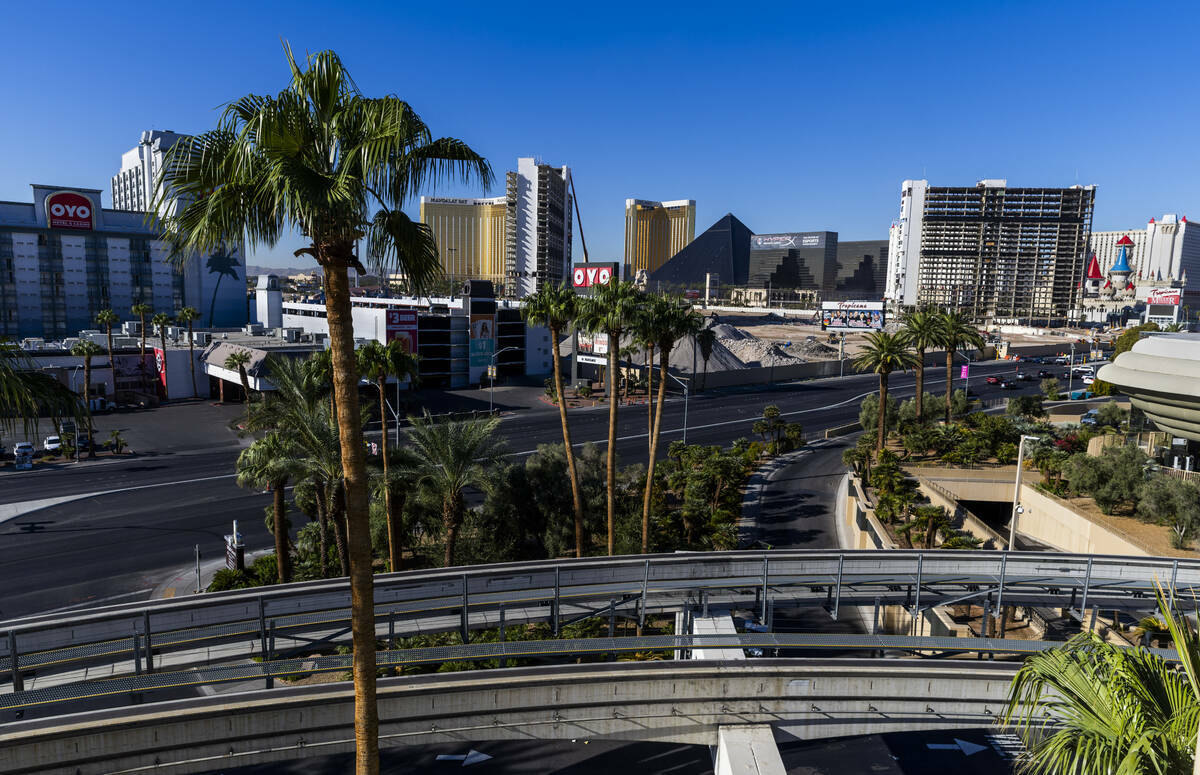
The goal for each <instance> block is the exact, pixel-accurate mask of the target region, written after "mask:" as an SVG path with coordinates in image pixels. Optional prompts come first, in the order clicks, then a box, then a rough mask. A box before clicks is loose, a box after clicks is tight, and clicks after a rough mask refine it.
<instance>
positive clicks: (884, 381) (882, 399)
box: [875, 373, 888, 452]
mask: <svg viewBox="0 0 1200 775" xmlns="http://www.w3.org/2000/svg"><path fill="white" fill-rule="evenodd" d="M887 393H888V376H887V374H885V373H881V374H880V375H879V442H878V443H877V444H876V448H875V451H876V452H882V451H883V442H884V440H885V439H886V438H887Z"/></svg>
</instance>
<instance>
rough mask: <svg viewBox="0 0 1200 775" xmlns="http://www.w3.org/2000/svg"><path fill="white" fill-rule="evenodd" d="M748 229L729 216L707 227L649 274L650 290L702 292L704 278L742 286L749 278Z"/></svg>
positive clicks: (723, 283)
mask: <svg viewBox="0 0 1200 775" xmlns="http://www.w3.org/2000/svg"><path fill="white" fill-rule="evenodd" d="M750 234H751V232H750V229H749V228H748V227H747V226H746V224H744V223H742V222H741V221H739V220H738V219H737V218H736V217H735V216H734V215H733V214H732V213H727V214H726V215H725V216H723V217H722V218H721V219H720V220H718V221H717V222H716V223H714V224H713V225H712V226H709V227H708V229H706V230H705V231H704V233H703V234H701V235H700V236H698V237H696V239H694V240H692V241H691V242H690V243H688V244H687V246H686V247H684V248H683V250H680V251H679V252H678V253H676V254H675V255H674V256H672V257H671V258H670V259H669V260H668V261H667V262H666V263H665V264H663V265H662V266H660V267H659V268H658V269H656V270H654V271H653V272H651V273H650V277H649V287H650V288H652V289H656V290H657V289H659V288H661V289H663V290H668V289H679V288H703V287H704V277H705V275H706V274H709V273H714V274H716V275H718V276H719V278H720V283H721V284H722V285H746V284H747V282H748V280H749V277H750Z"/></svg>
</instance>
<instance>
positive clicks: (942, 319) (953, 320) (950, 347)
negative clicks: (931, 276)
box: [938, 311, 983, 423]
mask: <svg viewBox="0 0 1200 775" xmlns="http://www.w3.org/2000/svg"><path fill="white" fill-rule="evenodd" d="M938 329H939V331H940V333H939V335H938V344H940V345H941V346H942V347H944V348H946V422H947V423H949V422H950V399H951V397H952V396H953V395H954V353H956V352H958V350H959V348H960V347H967V346H971V347H973V348H975V349H976V350H979V349H982V348H983V336H982V335H981V334H980V333H979V330H978V329H976V328H975V324H974V323H973V322H972V321H971V318H970V316H969V315H967V314H966V313H965V312H958V311H954V312H939V313H938Z"/></svg>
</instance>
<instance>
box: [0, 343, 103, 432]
mask: <svg viewBox="0 0 1200 775" xmlns="http://www.w3.org/2000/svg"><path fill="white" fill-rule="evenodd" d="M42 414H48V415H50V417H51V419H53V420H54V422H55V425H58V421H59V420H60V419H61V418H65V417H74V418H76V419H79V420H81V421H82V419H83V417H84V415H83V413H82V411H80V406H79V396H77V395H75V392H74V391H72V390H70V389H69V388H68V387H67V386H66V385H64V384H63V383H61V382H59V381H58V380H57V379H55V378H54V377H53V376H52V375H51V374H49V373H48V372H44V371H40V370H37V369H36V368H35V367H34V365H33V363H31V362H30V360H29V359H28V358H27V357H26V356H25V354H24V353H23V352H21V350H20V348H18V347H17V346H16V345H14V344H11V343H9V342H4V341H0V430H6V431H11V430H12V429H14V428H15V427H16V426H17V425H18V421H19V424H20V425H21V426H22V427H23V428H24V430H25V435H27V436H28V435H32V434H33V433H34V432H35V431H36V430H37V426H38V418H39V417H40V416H41V415H42Z"/></svg>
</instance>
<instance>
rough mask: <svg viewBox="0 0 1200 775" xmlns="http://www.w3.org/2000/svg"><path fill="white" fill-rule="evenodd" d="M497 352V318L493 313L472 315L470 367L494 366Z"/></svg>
mask: <svg viewBox="0 0 1200 775" xmlns="http://www.w3.org/2000/svg"><path fill="white" fill-rule="evenodd" d="M495 352H496V316H495V315H494V314H492V313H487V314H481V313H472V314H471V351H470V365H471V366H472V367H486V366H490V365H491V364H492V354H493V353H495Z"/></svg>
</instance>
